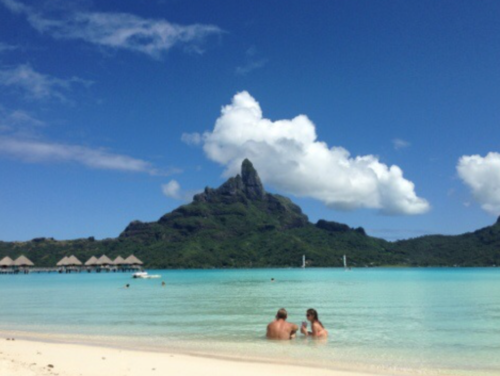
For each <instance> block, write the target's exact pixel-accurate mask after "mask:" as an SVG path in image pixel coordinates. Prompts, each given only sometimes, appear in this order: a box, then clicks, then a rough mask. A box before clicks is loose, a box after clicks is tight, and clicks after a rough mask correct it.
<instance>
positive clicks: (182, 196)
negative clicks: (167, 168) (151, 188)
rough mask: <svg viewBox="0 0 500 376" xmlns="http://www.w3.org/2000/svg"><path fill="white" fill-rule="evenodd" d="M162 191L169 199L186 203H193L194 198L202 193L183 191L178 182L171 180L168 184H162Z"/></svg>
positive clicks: (198, 191)
mask: <svg viewBox="0 0 500 376" xmlns="http://www.w3.org/2000/svg"><path fill="white" fill-rule="evenodd" d="M161 191H162V192H163V194H164V195H165V196H167V197H170V198H173V199H175V200H181V201H185V202H189V201H191V199H192V198H193V196H194V195H195V194H197V193H200V192H201V191H200V190H187V191H185V190H183V189H182V188H181V185H180V184H179V183H178V182H177V180H170V181H169V182H168V183H167V184H162V186H161Z"/></svg>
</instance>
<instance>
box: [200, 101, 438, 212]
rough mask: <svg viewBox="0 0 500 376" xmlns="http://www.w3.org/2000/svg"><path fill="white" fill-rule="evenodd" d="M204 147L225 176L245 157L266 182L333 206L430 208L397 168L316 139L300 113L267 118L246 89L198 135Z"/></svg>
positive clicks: (390, 209)
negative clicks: (278, 117) (213, 123)
mask: <svg viewBox="0 0 500 376" xmlns="http://www.w3.org/2000/svg"><path fill="white" fill-rule="evenodd" d="M203 148H204V151H205V153H206V155H207V156H208V158H210V159H211V160H213V161H216V162H218V163H220V164H221V165H224V166H225V167H226V171H225V175H232V174H235V173H237V172H239V169H240V164H241V162H242V160H243V159H244V158H249V159H250V160H251V161H252V162H253V163H254V164H255V166H256V168H257V169H258V171H259V174H260V175H261V178H262V179H263V181H264V182H265V183H267V184H270V185H272V186H274V187H275V188H277V189H279V190H282V191H285V192H287V193H291V194H294V195H296V196H302V197H312V198H315V199H318V200H320V201H322V202H324V203H325V204H326V205H328V206H330V207H332V208H337V209H342V210H352V209H356V208H373V209H378V210H379V211H380V212H382V213H385V214H406V215H407V214H422V213H425V212H427V211H428V210H429V208H430V206H429V203H428V202H427V201H426V200H425V199H423V198H420V197H418V196H417V195H416V193H415V186H414V184H413V183H412V182H411V181H409V180H407V179H405V178H404V177H403V171H402V170H401V168H399V167H398V166H395V165H393V166H387V165H385V164H383V163H381V162H380V161H379V160H378V158H377V157H376V156H373V155H364V156H357V157H352V156H351V155H350V154H349V152H348V151H347V150H346V149H344V148H342V147H331V148H330V147H328V145H327V144H326V143H325V142H322V141H319V140H318V139H317V135H316V128H315V125H314V124H313V123H312V121H311V120H310V119H309V118H308V117H307V116H305V115H299V116H297V117H295V118H293V119H291V120H277V121H271V120H269V119H266V118H264V117H263V115H262V110H261V108H260V105H259V103H258V102H257V101H256V100H255V99H254V98H253V97H252V96H251V95H250V94H249V93H248V92H241V93H238V94H236V95H235V96H234V97H233V100H232V103H231V104H230V105H227V106H225V107H223V108H222V112H221V116H220V117H219V118H218V119H217V121H216V123H215V127H214V129H213V130H212V131H211V132H206V133H205V134H204V135H203Z"/></svg>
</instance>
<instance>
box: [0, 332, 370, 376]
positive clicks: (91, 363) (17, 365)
mask: <svg viewBox="0 0 500 376" xmlns="http://www.w3.org/2000/svg"><path fill="white" fill-rule="evenodd" d="M167 374H168V375H172V374H173V375H176V376H193V375H208V376H210V375H214V376H234V375H240V376H247V375H248V376H250V375H262V376H266V375H269V376H271V375H272V376H280V375H283V376H285V375H286V376H299V375H300V376H304V375H310V376H367V375H368V374H363V373H357V372H346V371H334V370H327V369H320V368H306V367H298V366H288V365H281V364H270V363H254V362H247V361H241V362H240V361H233V360H223V359H214V358H204V357H196V356H190V355H180V354H168V353H157V352H144V351H131V350H120V349H113V348H107V347H96V346H88V345H76V344H64V343H49V342H38V341H28V340H18V339H16V340H14V341H12V340H7V339H6V338H2V339H1V340H0V375H2V376H41V375H60V376H115V375H116V376H135V375H141V376H142V375H167Z"/></svg>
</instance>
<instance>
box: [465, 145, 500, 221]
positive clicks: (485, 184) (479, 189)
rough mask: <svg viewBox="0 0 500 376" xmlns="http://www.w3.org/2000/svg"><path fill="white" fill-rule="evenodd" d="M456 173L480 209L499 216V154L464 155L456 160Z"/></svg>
mask: <svg viewBox="0 0 500 376" xmlns="http://www.w3.org/2000/svg"><path fill="white" fill-rule="evenodd" d="M457 172H458V176H460V178H461V179H462V181H463V182H464V183H465V185H467V186H468V187H469V188H470V190H471V191H472V195H473V196H474V198H475V200H476V201H477V202H478V203H479V204H480V205H481V207H482V208H483V209H484V210H485V211H487V212H488V213H491V214H493V215H500V153H495V152H491V153H488V154H487V155H486V156H485V157H482V156H480V155H464V156H462V157H461V158H460V159H459V160H458V164H457Z"/></svg>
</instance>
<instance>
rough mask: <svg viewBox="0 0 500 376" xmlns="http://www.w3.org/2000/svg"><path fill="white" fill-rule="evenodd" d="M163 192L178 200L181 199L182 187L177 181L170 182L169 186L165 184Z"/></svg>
mask: <svg viewBox="0 0 500 376" xmlns="http://www.w3.org/2000/svg"><path fill="white" fill-rule="evenodd" d="M161 191H162V192H163V194H164V195H165V196H167V197H170V198H174V199H176V200H178V199H180V197H181V186H180V184H179V183H178V182H177V181H176V180H170V181H169V182H168V183H167V184H163V185H162V186H161Z"/></svg>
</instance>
